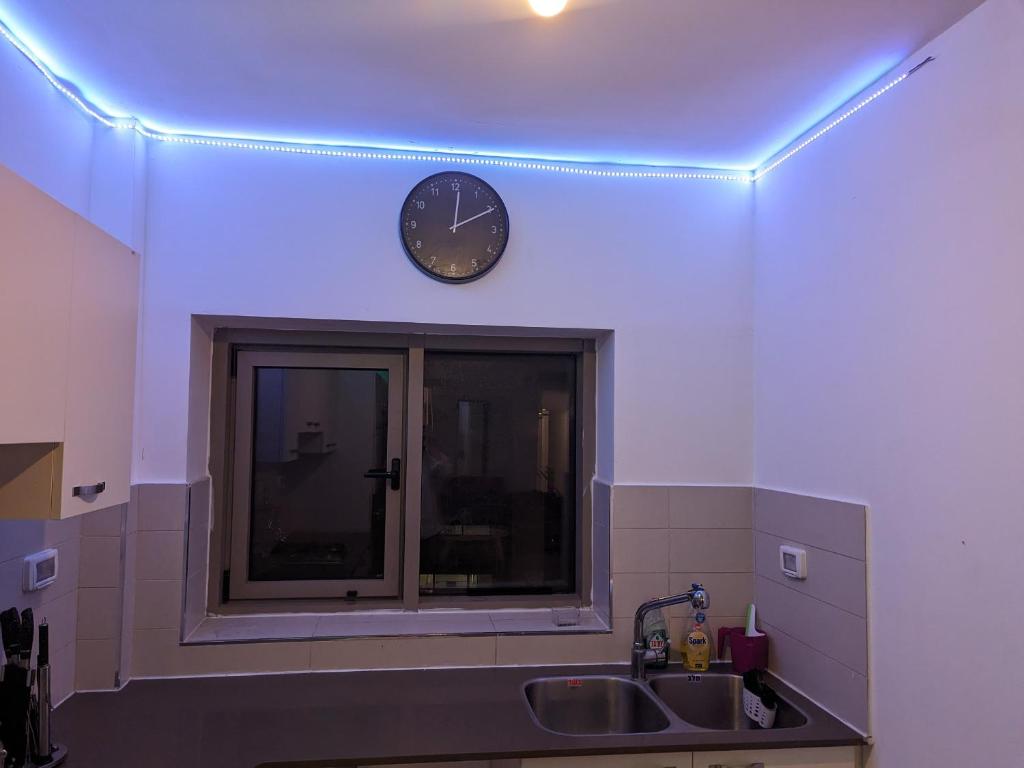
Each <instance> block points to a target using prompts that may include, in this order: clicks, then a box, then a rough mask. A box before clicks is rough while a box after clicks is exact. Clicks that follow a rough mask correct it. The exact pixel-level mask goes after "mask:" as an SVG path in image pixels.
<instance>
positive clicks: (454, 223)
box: [449, 190, 462, 232]
mask: <svg viewBox="0 0 1024 768" xmlns="http://www.w3.org/2000/svg"><path fill="white" fill-rule="evenodd" d="M460 197H462V190H457V191H456V192H455V218H454V219H452V225H451V227H449V229H451V231H452V232H454V231H455V228H456V227H457V226H459V198H460Z"/></svg>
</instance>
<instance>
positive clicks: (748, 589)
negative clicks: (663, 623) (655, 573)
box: [669, 572, 754, 616]
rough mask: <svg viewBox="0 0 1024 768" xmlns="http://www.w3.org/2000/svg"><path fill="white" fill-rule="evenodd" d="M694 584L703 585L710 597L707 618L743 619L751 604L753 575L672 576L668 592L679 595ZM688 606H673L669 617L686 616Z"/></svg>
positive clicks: (682, 574)
mask: <svg viewBox="0 0 1024 768" xmlns="http://www.w3.org/2000/svg"><path fill="white" fill-rule="evenodd" d="M693 582H699V583H701V584H703V585H704V588H705V589H706V590H707V591H708V595H709V596H710V597H711V607H710V608H709V609H708V610H707V611H705V613H707V615H708V616H746V614H747V606H748V605H749V604H750V603H752V602H754V574H752V573H695V572H691V573H673V574H671V575H670V576H669V592H670V593H671V594H673V595H678V594H680V593H681V592H685V591H686V590H688V589H689V588H690V586H691V585H692V584H693ZM690 610H691V609H690V607H689V606H682V605H677V606H672V607H671V608H669V614H670V615H672V616H689V615H690Z"/></svg>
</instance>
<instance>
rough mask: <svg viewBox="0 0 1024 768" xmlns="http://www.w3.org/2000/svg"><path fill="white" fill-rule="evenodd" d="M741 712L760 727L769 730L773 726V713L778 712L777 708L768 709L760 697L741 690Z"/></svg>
mask: <svg viewBox="0 0 1024 768" xmlns="http://www.w3.org/2000/svg"><path fill="white" fill-rule="evenodd" d="M743 711H744V712H746V713H747V717H749V718H750V719H751V720H753V721H754V722H755V723H757V724H758V725H760V726H761V727H762V728H771V727H772V726H773V725H775V713H776V712H778V711H779V708H778V706H777V705H776V706H775V707H773V708H771V709H769V708H768V707H766V706H765V705H764V702H762V701H761V697H760V696H758V695H757V694H755V693H751V692H750V691H748V690H747V689H746V688H744V689H743Z"/></svg>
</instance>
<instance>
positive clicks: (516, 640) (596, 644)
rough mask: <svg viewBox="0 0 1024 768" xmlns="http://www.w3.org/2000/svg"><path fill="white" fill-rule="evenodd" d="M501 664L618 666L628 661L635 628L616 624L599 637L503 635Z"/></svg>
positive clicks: (500, 647)
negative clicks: (606, 664) (610, 630)
mask: <svg viewBox="0 0 1024 768" xmlns="http://www.w3.org/2000/svg"><path fill="white" fill-rule="evenodd" d="M497 641H498V642H497V663H498V664H499V665H507V664H521V665H535V664H536V665H543V664H605V663H608V664H616V663H622V662H627V661H629V649H630V648H631V647H632V644H633V627H632V624H631V623H630V622H628V621H622V620H619V621H616V622H615V627H614V629H613V631H612V632H610V633H604V634H596V635H572V636H566V637H563V636H559V637H551V636H550V635H500V636H499V637H498V638H497Z"/></svg>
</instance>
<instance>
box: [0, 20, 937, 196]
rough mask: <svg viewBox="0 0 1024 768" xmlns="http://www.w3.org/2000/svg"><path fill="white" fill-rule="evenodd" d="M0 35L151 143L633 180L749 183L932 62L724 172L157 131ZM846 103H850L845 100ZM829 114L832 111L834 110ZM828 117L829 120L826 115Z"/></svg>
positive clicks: (111, 124)
mask: <svg viewBox="0 0 1024 768" xmlns="http://www.w3.org/2000/svg"><path fill="white" fill-rule="evenodd" d="M0 37H3V38H4V39H5V40H7V42H9V43H10V44H11V45H12V46H14V47H15V48H16V49H17V50H18V51H20V52H21V54H22V55H24V56H25V58H27V59H28V60H29V61H30V62H32V64H33V66H35V68H36V69H38V70H39V71H40V72H41V73H42V75H43V77H45V78H46V80H47V82H49V83H50V85H52V86H53V87H54V88H55V89H57V90H58V91H59V92H60V93H61V94H63V95H64V96H65V97H66V98H67V99H68V100H69V101H70V102H71V103H72V104H74V105H75V106H76V107H78V108H79V109H80V110H81V111H82V112H84V113H85V114H87V115H88V116H89V117H91V118H93V119H94V120H96V121H98V122H99V123H101V124H103V125H105V126H106V127H108V128H114V129H121V130H127V129H130V130H133V131H135V132H136V133H138V134H139V135H140V136H144V137H145V138H147V139H151V140H153V141H162V142H166V143H170V144H188V145H194V146H206V147H223V148H230V149H249V150H258V151H263V152H281V153H286V154H296V155H316V156H320V157H341V158H350V159H360V160H405V161H414V162H415V161H420V162H432V163H452V164H457V165H476V166H493V167H502V168H522V169H526V170H534V171H547V172H552V173H562V174H567V175H574V176H600V177H611V178H632V179H705V180H710V181H734V182H736V181H738V182H741V183H746V184H752V183H754V182H756V181H757V180H758V179H760V178H762V177H763V176H765V175H766V174H768V173H771V172H772V171H774V170H775V169H776V168H778V167H779V166H780V165H782V164H783V163H784V162H786V161H787V160H789V159H790V158H792V157H793V156H794V155H796V154H797V153H798V152H800V151H801V150H802V149H804V148H806V147H807V146H808V145H810V144H812V143H813V142H815V141H817V140H818V139H820V138H821V137H822V136H824V135H825V134H827V133H828V132H829V131H831V130H832V129H833V128H835V127H836V126H838V125H839V124H840V123H842V122H844V121H845V120H848V119H849V118H850V117H852V116H853V115H854V114H856V113H857V112H859V111H860V110H861V109H863V108H864V107H866V106H867V105H868V104H870V103H871V102H873V101H874V100H875V99H877V98H878V97H879V96H881V95H882V94H884V93H886V92H888V91H889V90H890V89H892V88H895V87H896V86H897V85H899V84H900V83H902V82H903V81H904V80H906V79H907V78H908V77H910V75H912V74H913V73H914V72H916V71H917V70H918V69H920V68H921V67H922V66H924V65H925V64H927V63H928V62H929V61H932V57H930V56H929V57H928V58H926V59H925V60H924V61H922V62H921V63H920V64H918V65H916V66H915V67H912V68H911V69H909V70H907V71H906V72H904V73H903V74H901V75H899V76H898V77H896V78H895V79H893V80H890V81H889V82H888V83H886V84H885V85H883V86H882V87H880V88H878V89H877V90H875V91H873V92H872V93H870V94H869V95H868V96H866V97H865V98H863V99H861V100H859V101H857V102H856V103H855V104H853V106H852V107H850V108H849V109H846V110H845V111H843V112H842V113H841V114H839V115H838V116H837V117H835V118H832V119H831V120H828V122H824V121H823V123H824V124H822V123H819V124H818V125H820V126H821V127H820V128H817V127H816V129H811V131H813V132H811V131H808V132H806V133H804V134H801V135H800V136H799V137H797V138H796V139H795V140H794V141H792V142H790V143H789V144H787V145H786V147H784V148H783V149H782V150H781V151H779V152H777V153H775V154H773V155H772V156H771V157H769V158H768V159H767V160H765V161H764V162H763V163H759V164H758V166H757V167H756V168H755V169H754V170H749V171H742V170H729V169H718V168H683V167H674V166H650V165H625V164H618V163H584V162H578V161H573V160H560V159H539V158H538V159H533V158H522V157H509V156H503V155H500V154H487V153H479V154H478V153H468V154H467V153H463V154H459V153H455V152H445V151H441V150H430V151H422V150H419V151H417V150H414V149H409V150H404V149H395V148H388V147H369V146H367V147H358V146H349V145H334V144H312V143H304V142H299V141H289V140H282V141H265V140H260V139H255V138H244V137H239V138H231V137H225V136H207V135H200V134H186V133H177V132H171V131H160V130H155V129H153V128H149V127H147V126H146V125H144V124H143V123H142V122H141V121H139V120H137V119H136V118H132V117H114V116H111V115H105V114H103V112H101V111H100V110H99V109H98V108H97V107H96V106H95V105H92V104H90V103H89V102H88V101H87V100H85V99H84V98H83V97H82V96H81V95H79V93H77V92H76V90H75V89H73V88H71V87H68V85H65V81H63V80H62V79H61V78H58V77H57V76H56V75H55V74H54V73H53V72H52V71H51V70H50V68H49V67H48V66H47V65H46V64H45V63H43V61H42V60H41V59H40V58H39V56H37V55H36V54H35V53H34V52H33V51H32V49H31V48H29V47H28V46H27V45H26V44H25V43H24V42H22V41H21V40H20V39H19V38H18V37H17V36H16V35H15V34H14V33H13V32H12V31H11V30H10V29H9V28H8V27H7V26H5V25H4V24H3V23H0ZM848 103H850V102H848ZM833 114H834V113H833ZM826 119H828V118H826Z"/></svg>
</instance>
